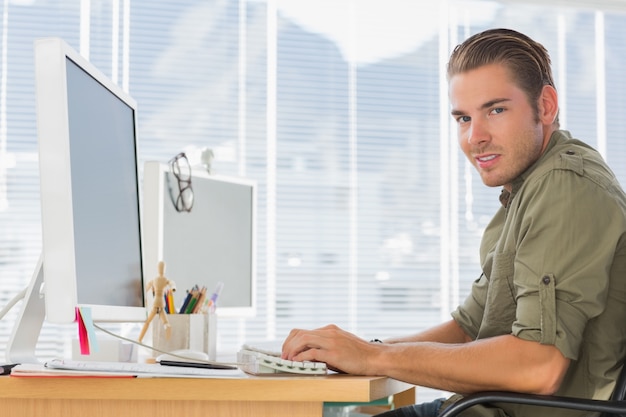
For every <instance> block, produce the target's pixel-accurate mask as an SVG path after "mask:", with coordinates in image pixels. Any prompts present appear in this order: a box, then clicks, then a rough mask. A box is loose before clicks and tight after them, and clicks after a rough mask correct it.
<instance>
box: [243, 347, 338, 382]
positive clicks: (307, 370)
mask: <svg viewBox="0 0 626 417" xmlns="http://www.w3.org/2000/svg"><path fill="white" fill-rule="evenodd" d="M237 362H238V363H239V367H240V368H241V370H243V371H244V372H247V373H249V374H254V375H262V374H279V373H290V374H300V375H326V373H327V367H326V364H325V363H323V362H308V361H307V362H298V361H290V360H287V359H281V357H280V352H278V351H274V350H268V349H264V348H259V347H258V346H250V345H243V346H242V348H241V350H240V351H239V352H238V353H237Z"/></svg>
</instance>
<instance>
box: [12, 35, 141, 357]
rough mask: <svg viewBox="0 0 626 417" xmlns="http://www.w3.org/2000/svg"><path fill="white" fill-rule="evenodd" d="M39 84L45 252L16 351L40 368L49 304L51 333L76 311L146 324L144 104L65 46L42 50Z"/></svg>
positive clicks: (41, 44)
mask: <svg viewBox="0 0 626 417" xmlns="http://www.w3.org/2000/svg"><path fill="white" fill-rule="evenodd" d="M35 81H36V106H37V131H38V142H39V175H40V186H41V222H42V237H43V246H42V256H41V259H40V261H39V263H38V265H37V270H36V271H35V273H34V274H33V278H32V281H31V285H30V287H29V290H28V293H27V295H26V299H25V302H24V303H23V305H22V312H21V313H20V315H19V316H18V322H17V324H16V328H15V329H14V333H13V335H12V337H11V339H10V341H9V346H8V349H7V359H8V360H10V361H15V362H30V361H36V359H35V358H34V350H35V345H36V342H37V339H38V337H39V332H40V330H41V323H42V322H43V317H41V316H42V311H43V308H42V306H43V303H44V302H45V316H46V320H47V321H48V322H51V323H72V322H74V321H75V320H76V308H77V307H88V308H89V309H90V311H91V316H92V318H93V321H95V322H138V321H144V320H145V319H146V317H147V314H146V309H145V306H144V296H143V293H144V291H143V277H144V270H143V263H142V246H141V221H140V206H139V204H140V202H139V182H138V178H139V175H138V169H137V168H138V166H137V136H136V103H135V101H134V100H133V99H132V98H131V97H130V96H129V95H128V94H126V93H125V92H124V91H122V89H121V88H119V87H118V86H117V85H115V84H114V83H113V82H112V81H111V80H110V79H109V78H107V77H106V76H105V75H104V74H103V73H101V72H100V71H99V70H98V69H96V68H95V67H94V66H93V65H92V64H90V63H89V62H88V61H87V60H86V59H85V58H83V57H82V56H81V55H80V54H78V53H77V52H76V51H75V50H73V49H72V48H71V47H70V46H68V45H67V44H66V43H65V42H64V41H63V40H61V39H58V38H46V39H40V40H37V41H36V42H35ZM42 281H43V282H44V289H43V291H41V290H40V289H39V283H40V282H42ZM39 292H41V293H42V294H43V295H44V297H43V300H42V299H41V298H40V297H38V296H37V294H38V293H39Z"/></svg>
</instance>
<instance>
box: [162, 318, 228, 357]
mask: <svg viewBox="0 0 626 417" xmlns="http://www.w3.org/2000/svg"><path fill="white" fill-rule="evenodd" d="M167 320H168V322H169V324H170V326H171V329H172V330H171V334H170V337H169V338H168V337H167V335H166V331H165V327H164V325H163V323H162V322H161V321H160V320H154V321H153V322H152V346H154V347H155V348H157V349H159V350H162V351H165V352H172V351H174V350H180V349H191V350H196V351H201V352H205V353H206V354H207V355H209V360H215V356H216V341H217V318H216V316H215V314H168V315H167ZM160 354H161V353H160V352H157V351H153V356H155V357H156V356H158V355H160Z"/></svg>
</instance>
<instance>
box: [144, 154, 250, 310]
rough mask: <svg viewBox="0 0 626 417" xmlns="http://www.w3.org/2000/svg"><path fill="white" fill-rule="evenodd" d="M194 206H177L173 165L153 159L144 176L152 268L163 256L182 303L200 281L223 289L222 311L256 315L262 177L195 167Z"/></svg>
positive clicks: (147, 257)
mask: <svg viewBox="0 0 626 417" xmlns="http://www.w3.org/2000/svg"><path fill="white" fill-rule="evenodd" d="M191 187H192V190H193V206H192V208H191V211H189V212H187V211H180V212H179V211H177V209H176V204H175V201H176V198H177V196H178V192H179V189H178V183H177V180H176V178H175V177H174V175H173V174H172V172H170V166H169V165H168V164H163V163H159V162H153V161H148V162H146V164H145V166H144V176H143V208H144V212H143V220H144V222H143V225H144V228H143V230H144V251H145V258H144V259H145V260H146V274H147V276H148V277H152V276H156V274H157V272H156V271H157V264H158V262H159V261H163V262H164V263H165V276H167V278H169V279H170V280H172V281H174V282H175V283H176V288H177V291H176V292H175V295H174V297H175V299H176V304H177V307H178V308H180V306H181V304H182V303H183V301H184V297H185V293H186V291H185V290H188V289H191V288H192V287H193V286H194V285H198V286H199V287H206V288H207V292H208V293H209V294H211V293H212V292H213V291H214V289H215V288H216V287H217V285H218V283H219V282H223V284H224V286H223V290H222V292H221V294H220V296H219V299H218V303H217V309H216V312H217V314H218V316H219V317H250V316H253V315H254V314H255V307H256V183H255V182H254V181H252V180H248V179H244V178H238V177H229V176H219V175H211V174H209V173H208V172H207V171H206V170H205V169H203V168H200V167H198V168H193V169H192V171H191Z"/></svg>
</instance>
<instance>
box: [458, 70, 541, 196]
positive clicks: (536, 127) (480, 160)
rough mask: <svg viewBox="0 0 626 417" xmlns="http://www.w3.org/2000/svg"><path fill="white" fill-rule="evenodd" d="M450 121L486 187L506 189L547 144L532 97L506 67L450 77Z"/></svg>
mask: <svg viewBox="0 0 626 417" xmlns="http://www.w3.org/2000/svg"><path fill="white" fill-rule="evenodd" d="M449 87H450V102H451V105H452V111H451V113H452V117H454V119H455V120H456V122H457V125H458V136H459V144H460V145H461V149H462V150H463V152H464V153H465V155H466V156H467V158H468V159H469V161H470V162H471V163H472V164H473V165H474V166H475V167H476V169H477V170H478V173H479V174H480V176H481V178H482V180H483V182H484V183H485V185H487V186H490V187H497V186H504V188H506V189H508V190H509V191H510V189H511V182H512V181H513V180H514V179H515V178H517V177H518V176H519V175H520V174H521V173H522V172H524V171H525V170H526V169H527V168H528V167H529V166H530V165H532V164H533V163H534V162H535V161H536V160H537V159H538V158H539V157H540V156H541V153H542V152H543V150H544V148H545V146H546V145H547V143H548V140H549V138H550V137H549V136H550V135H549V134H544V130H543V126H542V124H541V122H539V121H537V112H536V111H535V110H534V109H533V107H532V106H531V105H530V103H529V102H528V97H527V95H526V94H525V93H524V91H522V90H521V89H520V88H519V87H517V85H516V84H515V83H514V82H513V81H512V79H511V77H510V76H509V73H508V70H507V69H506V67H504V66H503V65H499V64H493V65H485V66H482V67H479V68H477V69H474V70H471V71H467V72H464V73H460V74H457V75H454V76H453V77H452V78H451V79H450V83H449Z"/></svg>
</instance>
